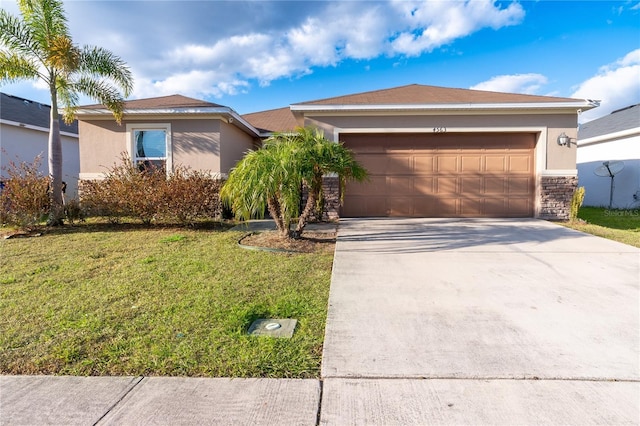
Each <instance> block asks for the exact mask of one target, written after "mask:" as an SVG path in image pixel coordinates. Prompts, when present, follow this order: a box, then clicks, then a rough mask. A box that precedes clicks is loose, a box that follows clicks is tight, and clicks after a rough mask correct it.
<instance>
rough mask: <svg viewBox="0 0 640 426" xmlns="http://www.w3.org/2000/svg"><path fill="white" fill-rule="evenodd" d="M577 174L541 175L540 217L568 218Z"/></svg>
mask: <svg viewBox="0 0 640 426" xmlns="http://www.w3.org/2000/svg"><path fill="white" fill-rule="evenodd" d="M577 187H578V178H577V176H541V178H540V219H549V220H568V219H569V214H570V211H571V199H572V197H573V193H574V192H575V190H576V188H577Z"/></svg>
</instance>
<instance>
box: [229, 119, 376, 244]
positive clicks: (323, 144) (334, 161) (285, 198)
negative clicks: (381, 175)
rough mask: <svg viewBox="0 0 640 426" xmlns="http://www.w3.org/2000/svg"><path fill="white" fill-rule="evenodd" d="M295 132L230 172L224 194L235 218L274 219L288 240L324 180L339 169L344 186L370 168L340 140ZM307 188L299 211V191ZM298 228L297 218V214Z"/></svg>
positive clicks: (252, 153)
mask: <svg viewBox="0 0 640 426" xmlns="http://www.w3.org/2000/svg"><path fill="white" fill-rule="evenodd" d="M296 131H297V133H293V134H285V133H277V134H274V135H273V136H271V137H270V138H269V139H267V140H266V141H265V143H264V145H263V147H262V148H261V149H258V150H256V151H249V152H248V153H247V155H245V157H244V158H243V159H242V160H240V161H239V162H238V164H237V165H236V167H235V168H234V169H233V170H231V173H230V174H229V179H228V180H227V181H226V182H225V184H224V186H223V187H222V191H221V193H220V196H221V199H222V200H223V201H224V202H225V203H226V204H227V205H229V206H230V207H231V208H232V210H233V211H234V214H235V216H236V217H237V218H240V219H243V220H249V219H251V218H263V217H264V214H265V211H267V210H268V211H269V214H270V215H271V217H272V218H273V220H274V221H275V223H276V226H277V228H278V231H279V232H280V235H281V236H282V237H284V238H299V237H300V235H301V234H302V232H303V231H304V228H305V226H306V224H307V222H308V221H309V217H310V215H311V213H312V212H313V211H314V209H315V207H316V202H317V200H320V199H321V194H322V178H323V176H324V175H325V174H326V173H337V174H338V176H339V179H340V182H341V187H344V183H345V182H346V181H347V180H348V179H356V180H363V179H365V178H366V175H367V173H366V170H364V168H362V166H360V165H359V164H358V163H357V162H356V161H355V160H354V158H353V154H352V153H351V151H349V150H348V149H346V148H345V147H344V146H343V145H342V144H340V143H334V142H331V141H329V140H327V139H325V138H324V136H323V135H322V133H321V132H319V131H317V130H315V129H309V128H298V129H296ZM303 185H306V186H307V188H308V189H309V194H308V197H307V202H306V204H305V208H304V209H303V212H302V214H300V201H301V189H302V186H303ZM298 216H299V218H298V223H297V226H296V228H295V230H292V229H291V225H292V223H293V220H294V219H295V218H296V217H298Z"/></svg>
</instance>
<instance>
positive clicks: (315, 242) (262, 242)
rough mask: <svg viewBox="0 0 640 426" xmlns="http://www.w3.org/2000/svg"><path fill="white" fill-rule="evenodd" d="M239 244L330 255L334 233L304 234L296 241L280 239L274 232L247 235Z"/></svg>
mask: <svg viewBox="0 0 640 426" xmlns="http://www.w3.org/2000/svg"><path fill="white" fill-rule="evenodd" d="M240 244H242V245H245V246H251V247H262V248H268V249H277V250H287V251H293V252H300V253H332V252H333V250H334V248H335V244H336V234H335V232H313V231H310V232H304V233H303V234H302V236H301V237H300V238H298V239H291V238H282V237H281V236H280V234H279V233H278V232H276V231H264V232H258V233H254V234H249V235H247V236H245V237H244V238H242V239H241V240H240Z"/></svg>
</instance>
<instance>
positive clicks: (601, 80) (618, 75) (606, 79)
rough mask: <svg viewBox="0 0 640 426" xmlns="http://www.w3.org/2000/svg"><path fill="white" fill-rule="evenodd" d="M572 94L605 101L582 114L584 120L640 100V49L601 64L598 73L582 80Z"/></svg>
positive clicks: (575, 96)
mask: <svg viewBox="0 0 640 426" xmlns="http://www.w3.org/2000/svg"><path fill="white" fill-rule="evenodd" d="M571 97H573V98H583V99H596V100H600V101H601V103H600V106H599V107H598V108H595V109H592V110H590V111H587V112H585V113H584V114H582V115H581V117H580V121H581V122H586V121H590V120H594V119H596V118H599V117H602V116H604V115H607V114H609V113H611V112H612V111H614V110H616V109H619V108H623V107H626V106H629V105H635V104H637V103H640V49H637V50H633V51H631V52H629V53H628V54H626V55H625V56H624V57H623V58H620V59H619V60H617V61H616V62H614V63H612V64H608V65H605V66H603V67H601V68H600V69H599V70H598V72H597V73H596V75H594V76H593V77H591V78H589V79H588V80H586V81H583V82H582V83H580V85H579V86H578V88H577V89H576V90H575V92H574V93H573V94H572V95H571Z"/></svg>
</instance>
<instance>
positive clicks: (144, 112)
mask: <svg viewBox="0 0 640 426" xmlns="http://www.w3.org/2000/svg"><path fill="white" fill-rule="evenodd" d="M150 115H157V116H166V115H176V116H183V115H190V116H194V115H195V116H198V115H202V116H211V115H220V116H222V117H224V118H225V119H226V120H227V122H229V123H231V124H234V125H236V126H237V127H240V128H244V129H245V130H246V131H247V132H248V133H253V135H254V136H260V131H259V130H258V129H256V128H255V127H253V126H252V125H251V124H250V123H249V122H248V121H247V120H245V119H244V118H242V116H240V115H239V114H238V113H237V112H235V111H234V110H233V109H231V108H228V107H204V108H202V107H198V108H144V109H125V110H124V111H123V116H124V117H125V118H126V117H131V116H150ZM76 116H77V117H78V118H79V119H83V118H84V119H89V118H98V117H100V118H103V117H109V116H113V113H112V112H111V111H110V110H108V109H106V108H100V109H91V108H80V109H78V110H77V111H76Z"/></svg>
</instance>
